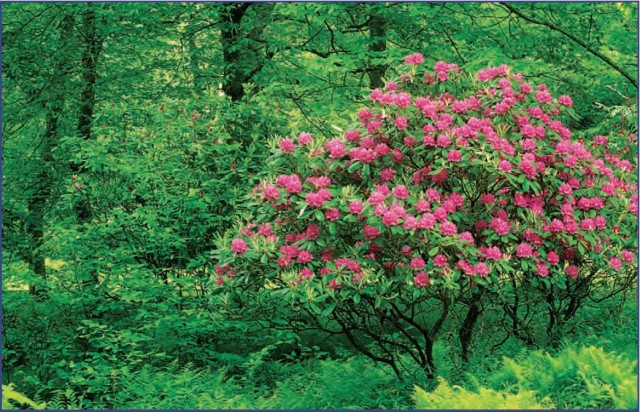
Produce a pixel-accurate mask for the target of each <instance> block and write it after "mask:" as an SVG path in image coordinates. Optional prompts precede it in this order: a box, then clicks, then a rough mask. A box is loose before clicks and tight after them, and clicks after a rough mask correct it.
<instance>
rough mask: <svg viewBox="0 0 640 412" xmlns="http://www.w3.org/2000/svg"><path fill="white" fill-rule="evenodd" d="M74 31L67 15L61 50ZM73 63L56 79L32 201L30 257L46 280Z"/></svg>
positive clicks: (60, 69)
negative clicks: (57, 153) (57, 156)
mask: <svg viewBox="0 0 640 412" xmlns="http://www.w3.org/2000/svg"><path fill="white" fill-rule="evenodd" d="M72 29H73V16H71V15H67V16H65V17H64V18H63V19H62V22H61V23H60V26H59V30H60V36H59V38H60V49H61V50H64V49H65V48H66V47H68V40H69V37H70V35H71V31H72ZM68 66H69V62H68V61H67V60H66V59H64V57H60V61H59V62H58V64H57V66H56V68H55V73H54V76H53V78H52V79H51V83H52V87H51V90H52V95H51V99H50V100H48V101H47V102H46V103H47V106H48V112H47V114H46V119H45V131H44V135H43V136H42V144H41V159H40V164H41V168H40V170H39V171H38V173H37V176H36V181H35V185H34V186H35V187H34V191H33V192H32V193H31V197H30V198H29V200H28V203H27V208H28V210H29V215H28V217H27V221H26V233H27V236H28V238H29V240H30V251H29V253H28V256H27V261H28V262H27V263H28V264H29V268H30V269H31V270H32V271H33V272H34V273H35V274H36V275H38V276H40V277H41V278H43V279H44V278H46V276H47V271H46V267H45V255H44V251H43V250H42V248H43V246H44V234H45V228H46V225H45V219H46V215H47V212H48V210H49V208H50V207H51V193H52V187H53V183H54V179H55V170H56V165H55V161H54V158H53V149H54V148H55V147H56V145H57V143H58V138H59V133H58V121H59V119H60V117H61V116H62V111H63V108H64V103H65V94H64V84H65V79H66V78H67V76H68V69H69V67H68ZM39 292H40V291H39V290H38V289H37V288H36V285H35V284H30V285H29V293H30V294H32V295H37V294H39Z"/></svg>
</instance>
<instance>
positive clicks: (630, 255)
mask: <svg viewBox="0 0 640 412" xmlns="http://www.w3.org/2000/svg"><path fill="white" fill-rule="evenodd" d="M622 258H623V259H624V260H625V262H627V263H628V264H632V263H633V260H634V258H635V255H634V254H633V253H631V252H629V251H628V250H625V251H623V252H622Z"/></svg>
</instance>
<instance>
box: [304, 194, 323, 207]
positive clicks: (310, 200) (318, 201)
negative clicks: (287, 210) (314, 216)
mask: <svg viewBox="0 0 640 412" xmlns="http://www.w3.org/2000/svg"><path fill="white" fill-rule="evenodd" d="M305 200H306V201H307V204H308V205H309V206H311V207H322V205H323V204H324V202H325V200H324V199H323V198H322V196H320V195H319V194H318V193H313V192H311V193H307V195H306V196H305Z"/></svg>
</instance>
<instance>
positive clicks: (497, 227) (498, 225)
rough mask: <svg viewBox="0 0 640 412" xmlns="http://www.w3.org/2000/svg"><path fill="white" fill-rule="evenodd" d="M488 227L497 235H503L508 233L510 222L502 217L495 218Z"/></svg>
mask: <svg viewBox="0 0 640 412" xmlns="http://www.w3.org/2000/svg"><path fill="white" fill-rule="evenodd" d="M489 227H490V228H491V229H493V231H494V232H496V233H497V234H498V235H500V236H505V235H508V234H509V231H510V230H511V223H509V222H508V221H506V220H504V219H500V218H495V219H493V220H492V221H491V224H490V225H489Z"/></svg>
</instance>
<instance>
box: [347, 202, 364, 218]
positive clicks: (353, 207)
mask: <svg viewBox="0 0 640 412" xmlns="http://www.w3.org/2000/svg"><path fill="white" fill-rule="evenodd" d="M362 209H364V206H363V205H362V202H360V201H358V200H354V201H352V202H350V203H349V213H353V214H354V215H359V214H360V212H362Z"/></svg>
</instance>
